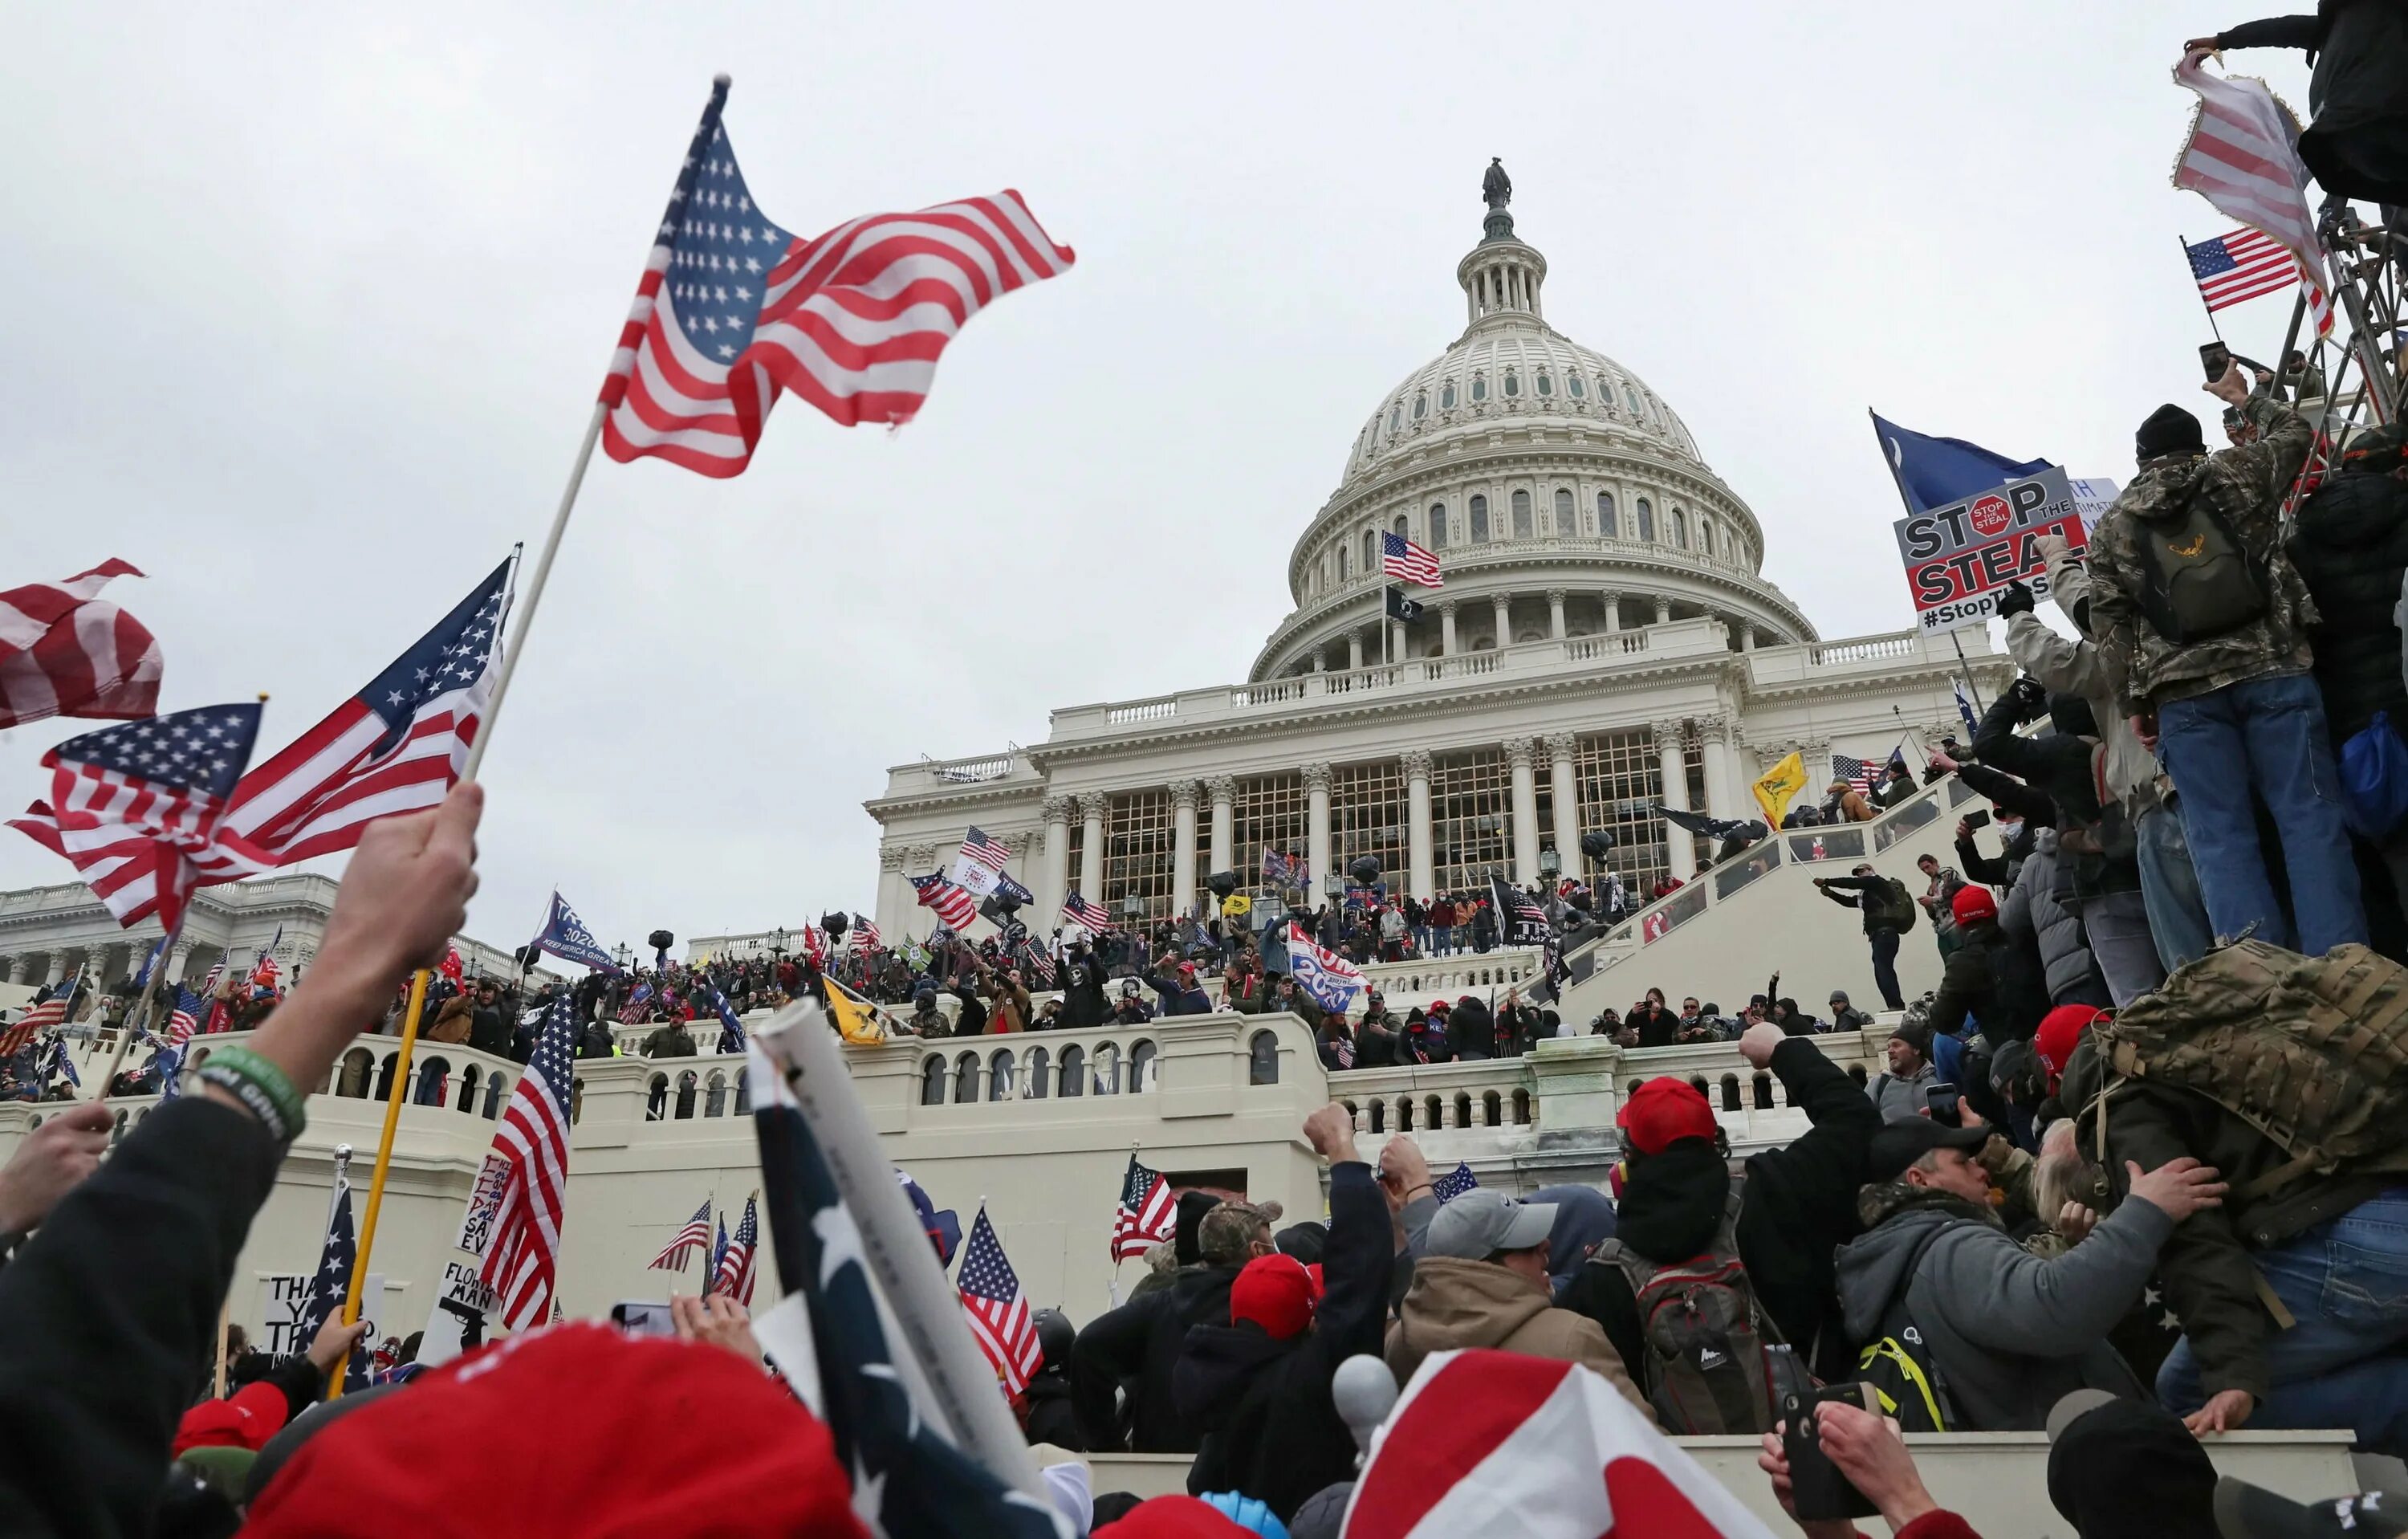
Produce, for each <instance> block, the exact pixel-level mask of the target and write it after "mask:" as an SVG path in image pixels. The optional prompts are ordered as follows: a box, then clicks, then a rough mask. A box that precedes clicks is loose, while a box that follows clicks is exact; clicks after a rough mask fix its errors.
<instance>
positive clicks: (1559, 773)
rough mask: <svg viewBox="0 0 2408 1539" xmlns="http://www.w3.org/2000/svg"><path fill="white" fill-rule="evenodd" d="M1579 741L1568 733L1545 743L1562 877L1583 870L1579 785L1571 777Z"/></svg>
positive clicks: (1576, 780)
mask: <svg viewBox="0 0 2408 1539" xmlns="http://www.w3.org/2000/svg"><path fill="white" fill-rule="evenodd" d="M1579 741H1580V740H1579V739H1577V738H1575V737H1573V736H1572V735H1571V734H1570V733H1569V732H1556V733H1554V734H1552V735H1550V736H1549V737H1548V739H1547V777H1548V780H1549V781H1550V782H1551V783H1552V784H1553V786H1554V789H1555V854H1556V855H1557V856H1561V857H1562V859H1563V863H1564V874H1565V875H1566V876H1579V875H1583V874H1584V872H1585V870H1586V869H1587V868H1586V866H1585V864H1584V861H1583V859H1582V857H1581V847H1580V836H1581V826H1580V782H1579V780H1578V779H1577V777H1575V776H1574V775H1573V773H1572V754H1573V752H1574V750H1575V749H1576V748H1577V747H1578V745H1579Z"/></svg>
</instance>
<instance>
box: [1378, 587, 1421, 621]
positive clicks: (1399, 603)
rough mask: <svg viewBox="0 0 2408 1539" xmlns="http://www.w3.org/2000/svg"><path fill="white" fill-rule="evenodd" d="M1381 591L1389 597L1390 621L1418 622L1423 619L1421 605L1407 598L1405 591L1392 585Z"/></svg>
mask: <svg viewBox="0 0 2408 1539" xmlns="http://www.w3.org/2000/svg"><path fill="white" fill-rule="evenodd" d="M1381 591H1382V592H1383V593H1385V594H1386V595H1387V596H1388V618H1389V619H1391V620H1418V619H1420V618H1421V617H1422V607H1421V605H1419V604H1418V603H1415V602H1414V601H1413V600H1412V599H1410V598H1408V597H1405V590H1404V589H1402V588H1400V587H1398V586H1397V585H1396V584H1395V583H1390V584H1388V585H1387V586H1386V587H1385V588H1383V589H1382V590H1381Z"/></svg>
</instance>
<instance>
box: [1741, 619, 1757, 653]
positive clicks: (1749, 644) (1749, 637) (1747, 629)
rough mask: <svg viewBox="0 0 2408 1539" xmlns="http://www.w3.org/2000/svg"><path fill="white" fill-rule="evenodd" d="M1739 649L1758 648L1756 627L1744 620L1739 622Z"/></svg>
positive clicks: (1751, 650)
mask: <svg viewBox="0 0 2408 1539" xmlns="http://www.w3.org/2000/svg"><path fill="white" fill-rule="evenodd" d="M1739 649H1740V650H1741V651H1742V652H1754V651H1755V650H1756V627H1755V626H1752V625H1750V624H1748V623H1747V622H1746V621H1744V620H1742V621H1741V622H1740V623H1739Z"/></svg>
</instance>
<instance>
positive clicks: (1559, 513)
mask: <svg viewBox="0 0 2408 1539" xmlns="http://www.w3.org/2000/svg"><path fill="white" fill-rule="evenodd" d="M1578 533H1580V521H1579V515H1577V514H1576V513H1574V512H1573V511H1572V495H1571V493H1570V492H1569V491H1566V490H1565V489H1564V488H1563V487H1560V486H1558V487H1556V488H1555V538H1557V539H1562V538H1564V537H1565V536H1567V535H1576V534H1578Z"/></svg>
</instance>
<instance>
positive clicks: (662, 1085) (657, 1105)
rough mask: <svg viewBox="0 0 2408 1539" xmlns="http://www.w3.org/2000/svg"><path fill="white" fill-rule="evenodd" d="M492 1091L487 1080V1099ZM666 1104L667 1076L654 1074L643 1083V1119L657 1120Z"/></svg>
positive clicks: (496, 1076) (665, 1108) (667, 1100)
mask: <svg viewBox="0 0 2408 1539" xmlns="http://www.w3.org/2000/svg"><path fill="white" fill-rule="evenodd" d="M494 1078H495V1079H499V1078H501V1076H500V1075H499V1074H496V1075H495V1076H494ZM493 1093H494V1087H493V1086H492V1084H491V1083H490V1082H489V1083H488V1084H487V1085H486V1086H485V1095H486V1097H487V1099H488V1100H490V1099H491V1098H492V1096H493ZM668 1105H669V1077H668V1076H667V1074H654V1075H653V1076H652V1078H651V1079H650V1080H649V1081H647V1082H646V1083H645V1085H644V1120H645V1121H646V1122H658V1121H659V1120H660V1119H661V1116H662V1114H664V1113H665V1112H667V1110H668Z"/></svg>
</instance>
